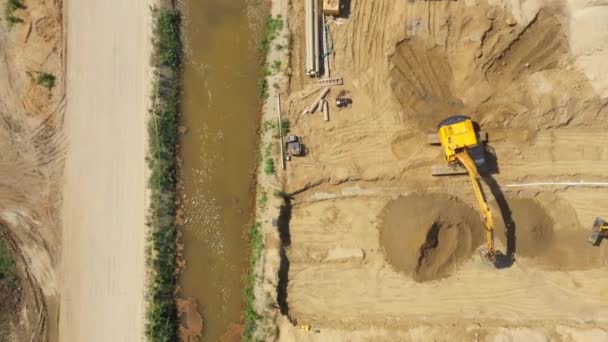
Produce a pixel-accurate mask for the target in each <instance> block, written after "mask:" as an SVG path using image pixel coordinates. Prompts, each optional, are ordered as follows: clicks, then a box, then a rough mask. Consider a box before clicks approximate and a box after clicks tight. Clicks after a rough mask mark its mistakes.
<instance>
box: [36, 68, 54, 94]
mask: <svg viewBox="0 0 608 342" xmlns="http://www.w3.org/2000/svg"><path fill="white" fill-rule="evenodd" d="M37 82H38V84H39V85H41V86H43V87H46V88H48V89H49V90H51V89H53V87H54V86H55V75H53V74H49V73H47V72H43V73H41V74H40V75H38V80H37Z"/></svg>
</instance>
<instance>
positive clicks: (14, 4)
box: [4, 0, 25, 27]
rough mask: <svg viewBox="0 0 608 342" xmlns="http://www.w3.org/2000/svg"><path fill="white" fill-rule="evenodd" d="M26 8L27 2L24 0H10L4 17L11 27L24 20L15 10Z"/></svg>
mask: <svg viewBox="0 0 608 342" xmlns="http://www.w3.org/2000/svg"><path fill="white" fill-rule="evenodd" d="M24 8H25V4H23V1H22V0H8V2H7V3H6V7H5V8H4V19H5V20H6V21H7V22H8V25H9V27H10V26H13V25H14V24H17V23H21V22H23V19H21V18H19V17H16V16H15V12H16V11H17V10H19V9H24Z"/></svg>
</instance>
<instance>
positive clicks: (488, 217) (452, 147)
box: [428, 115, 496, 262]
mask: <svg viewBox="0 0 608 342" xmlns="http://www.w3.org/2000/svg"><path fill="white" fill-rule="evenodd" d="M438 130H439V132H438V134H429V135H428V142H429V143H430V144H432V145H441V148H442V149H443V152H444V156H445V164H444V165H436V166H433V169H432V175H433V176H445V175H459V174H460V175H462V174H468V175H469V178H470V179H471V183H472V184H473V191H474V192H475V197H476V198H477V202H478V203H479V207H480V208H481V214H482V217H483V223H484V226H485V230H486V245H487V251H485V252H484V253H483V254H482V257H483V258H484V259H485V260H487V261H489V262H495V260H496V251H495V249H494V220H493V218H492V212H491V211H490V208H489V207H488V202H487V201H486V198H485V196H484V193H483V190H482V188H481V183H480V178H481V177H480V175H479V171H478V168H486V167H487V165H486V157H485V156H486V154H485V145H484V143H485V142H486V141H487V133H485V132H477V131H476V130H475V126H474V125H473V121H472V120H471V118H469V117H468V116H464V115H455V116H452V117H449V118H447V119H445V120H443V121H441V122H440V123H439V125H438Z"/></svg>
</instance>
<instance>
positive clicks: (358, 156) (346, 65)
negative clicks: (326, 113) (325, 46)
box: [269, 0, 608, 341]
mask: <svg viewBox="0 0 608 342" xmlns="http://www.w3.org/2000/svg"><path fill="white" fill-rule="evenodd" d="M347 3H348V8H347V9H346V11H345V12H344V18H340V19H336V20H330V22H329V27H330V30H331V35H332V38H333V42H334V44H335V52H334V54H333V56H332V58H331V65H332V76H342V77H344V80H345V85H344V86H343V87H336V88H333V89H332V90H331V92H330V95H329V99H333V98H334V97H335V96H336V94H337V92H338V91H339V90H341V89H344V90H347V91H348V96H350V97H352V99H353V105H352V106H351V107H350V108H348V109H342V110H340V109H337V108H335V107H334V106H332V107H331V114H330V116H331V120H330V121H329V122H325V121H324V120H323V115H322V114H319V113H316V114H309V115H302V114H301V113H302V111H303V110H304V108H305V107H306V106H308V105H309V102H310V101H311V100H312V99H313V98H314V97H310V98H307V99H304V100H302V99H301V98H302V96H303V95H304V94H306V93H307V92H309V91H310V90H311V89H313V87H314V86H313V85H312V81H311V80H310V79H309V77H308V76H305V74H304V70H303V69H304V64H305V61H304V60H305V50H304V48H305V43H304V27H303V26H304V23H303V22H302V20H301V18H303V17H304V8H303V2H292V3H291V8H290V10H289V20H290V22H289V28H290V31H291V37H292V50H291V65H290V67H291V68H290V73H291V79H290V82H289V89H288V92H289V96H288V99H286V100H284V106H283V108H284V111H285V112H286V115H288V116H289V119H290V122H291V131H292V132H293V133H295V134H297V135H300V136H302V137H303V142H304V144H305V145H306V147H307V149H308V155H307V156H306V157H304V158H294V159H293V160H292V161H290V162H289V164H288V168H287V171H286V172H285V173H283V174H281V175H280V179H281V181H282V182H283V184H284V188H285V190H286V192H287V193H290V194H293V196H292V198H291V202H290V205H289V208H288V212H287V213H284V215H283V217H282V218H283V220H281V219H280V220H279V226H280V230H281V231H280V237H281V241H274V242H273V241H271V242H270V243H269V246H270V247H269V248H275V247H276V246H277V245H281V246H283V247H284V249H283V253H281V255H280V256H281V259H282V260H281V261H280V267H279V266H277V269H278V271H279V275H278V281H275V282H274V283H273V284H274V285H273V286H276V287H277V288H276V289H274V291H276V293H275V296H277V297H278V298H277V299H278V306H279V307H280V310H277V311H281V315H279V318H278V320H277V322H278V324H279V339H280V340H286V341H287V340H294V339H296V340H318V341H324V340H349V341H360V340H361V341H363V340H374V341H377V340H439V341H443V340H528V341H530V340H534V341H547V340H577V341H601V340H606V339H608V330H607V329H606V328H605V326H606V323H607V322H608V290H607V289H606V286H605V284H606V283H607V282H608V268H607V265H608V244H606V243H604V244H603V245H602V246H600V247H593V246H591V245H589V244H587V242H586V236H587V234H588V231H589V228H590V226H591V224H592V223H593V220H594V218H595V217H596V216H608V209H607V208H608V189H607V185H606V182H608V176H607V175H606V173H605V171H604V170H606V168H607V167H608V136H606V134H605V130H606V128H607V126H608V76H606V75H608V73H607V72H606V71H607V70H606V68H608V67H607V66H606V64H605V63H604V62H602V61H604V60H606V59H607V58H608V33H607V32H608V6H606V5H608V2H605V1H591V2H589V1H551V2H541V1H524V2H520V1H500V0H493V1H389V0H378V1H358V0H352V1H347ZM330 103H331V100H330ZM456 113H462V114H465V115H469V116H471V117H472V118H473V119H474V120H475V121H476V122H478V123H479V125H480V126H481V128H482V129H483V130H485V131H487V132H488V133H489V145H490V147H491V148H492V150H493V151H494V154H495V155H496V161H497V165H498V173H496V174H493V175H492V176H491V179H490V181H489V182H488V184H487V185H484V190H485V192H486V194H487V195H488V197H489V199H490V205H491V207H492V210H493V213H494V220H495V222H496V223H497V228H496V234H495V236H496V239H495V240H496V243H497V247H498V249H499V250H500V251H501V252H503V253H507V252H508V251H507V248H510V249H511V252H514V253H515V262H514V263H512V264H505V265H502V267H503V268H501V269H496V268H494V267H493V266H491V265H487V264H484V263H483V262H482V261H481V259H480V257H479V253H478V252H479V249H478V247H480V246H482V245H483V241H484V239H483V227H482V224H481V218H480V216H479V214H478V209H477V205H476V202H475V197H474V194H473V192H472V188H471V186H470V184H469V180H468V177H466V176H451V177H444V178H433V177H432V176H431V175H430V167H431V166H432V165H434V164H438V163H441V162H442V156H441V151H440V149H439V148H437V147H432V146H427V145H426V134H427V133H431V132H433V131H434V130H435V129H436V125H437V123H438V122H439V121H440V120H441V119H443V118H445V117H448V116H450V115H453V114H456ZM504 222H507V223H511V222H512V224H513V225H514V227H515V238H514V241H510V242H509V241H507V237H505V234H504V231H505V228H504V226H505V224H504ZM269 258H270V256H269ZM277 294H278V295H277Z"/></svg>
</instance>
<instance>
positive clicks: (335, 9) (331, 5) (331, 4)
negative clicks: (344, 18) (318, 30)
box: [323, 0, 340, 17]
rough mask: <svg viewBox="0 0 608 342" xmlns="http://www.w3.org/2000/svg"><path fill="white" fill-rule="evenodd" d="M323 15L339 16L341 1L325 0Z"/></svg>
mask: <svg viewBox="0 0 608 342" xmlns="http://www.w3.org/2000/svg"><path fill="white" fill-rule="evenodd" d="M323 14H325V15H333V16H335V17H337V16H339V15H340V0H323Z"/></svg>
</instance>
